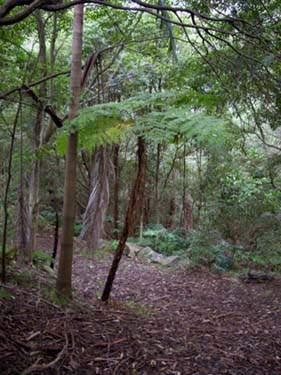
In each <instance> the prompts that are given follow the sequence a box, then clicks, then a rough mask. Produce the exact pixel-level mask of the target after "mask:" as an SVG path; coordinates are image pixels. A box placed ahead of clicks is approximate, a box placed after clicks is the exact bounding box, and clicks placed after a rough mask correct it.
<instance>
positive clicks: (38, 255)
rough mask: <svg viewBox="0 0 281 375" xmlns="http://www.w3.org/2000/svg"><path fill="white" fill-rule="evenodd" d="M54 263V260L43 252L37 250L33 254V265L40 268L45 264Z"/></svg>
mask: <svg viewBox="0 0 281 375" xmlns="http://www.w3.org/2000/svg"><path fill="white" fill-rule="evenodd" d="M53 261H54V258H53V257H51V256H50V255H48V254H46V253H44V252H43V251H40V250H37V251H35V252H34V253H33V254H32V262H33V264H35V265H37V266H40V265H43V264H46V265H49V264H50V263H51V262H53Z"/></svg>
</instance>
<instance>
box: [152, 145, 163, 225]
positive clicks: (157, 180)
mask: <svg viewBox="0 0 281 375" xmlns="http://www.w3.org/2000/svg"><path fill="white" fill-rule="evenodd" d="M160 154H161V145H160V143H158V145H157V157H156V173H155V198H154V199H155V223H156V224H157V225H159V224H160V211H159V208H160V207H159V205H160V197H159V172H160Z"/></svg>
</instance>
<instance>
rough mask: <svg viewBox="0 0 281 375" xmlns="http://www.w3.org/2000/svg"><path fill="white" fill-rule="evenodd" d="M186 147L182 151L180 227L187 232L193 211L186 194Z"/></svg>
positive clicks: (190, 201) (190, 227)
mask: <svg viewBox="0 0 281 375" xmlns="http://www.w3.org/2000/svg"><path fill="white" fill-rule="evenodd" d="M185 157H186V145H185V144H184V151H183V186H182V190H183V191H182V223H181V225H182V227H183V228H185V229H186V230H187V231H189V230H190V229H192V226H193V220H192V211H193V204H192V200H191V197H190V196H188V195H187V193H186V188H187V187H186V160H185Z"/></svg>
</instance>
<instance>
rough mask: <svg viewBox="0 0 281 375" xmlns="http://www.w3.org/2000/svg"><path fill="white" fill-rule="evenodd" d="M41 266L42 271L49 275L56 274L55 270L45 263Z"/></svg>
mask: <svg viewBox="0 0 281 375" xmlns="http://www.w3.org/2000/svg"><path fill="white" fill-rule="evenodd" d="M41 268H42V270H43V271H45V272H47V273H48V274H49V275H51V276H55V274H56V273H55V271H54V270H53V269H52V268H51V267H49V266H47V264H42V266H41Z"/></svg>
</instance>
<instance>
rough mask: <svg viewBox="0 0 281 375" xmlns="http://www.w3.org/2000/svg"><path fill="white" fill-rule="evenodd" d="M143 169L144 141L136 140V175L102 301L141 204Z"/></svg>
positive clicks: (144, 158)
mask: <svg viewBox="0 0 281 375" xmlns="http://www.w3.org/2000/svg"><path fill="white" fill-rule="evenodd" d="M145 168H146V146H145V142H144V139H143V138H141V137H139V138H138V173H137V177H136V180H135V184H134V187H133V189H132V192H131V197H130V202H129V206H128V210H127V214H126V218H125V224H124V227H123V230H122V233H121V236H120V240H119V243H118V246H117V249H116V252H115V256H114V259H113V262H112V265H111V268H110V271H109V274H108V277H107V281H106V284H105V287H104V291H103V294H102V298H101V299H102V301H107V300H108V299H109V296H110V292H111V289H112V285H113V282H114V279H115V275H116V272H117V269H118V266H119V262H120V260H121V258H122V255H123V251H124V248H125V244H126V241H127V238H128V234H129V232H130V229H131V228H132V226H133V225H134V223H135V220H136V216H137V209H138V207H139V206H140V201H141V202H142V200H143V196H144V189H145V186H144V185H145Z"/></svg>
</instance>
